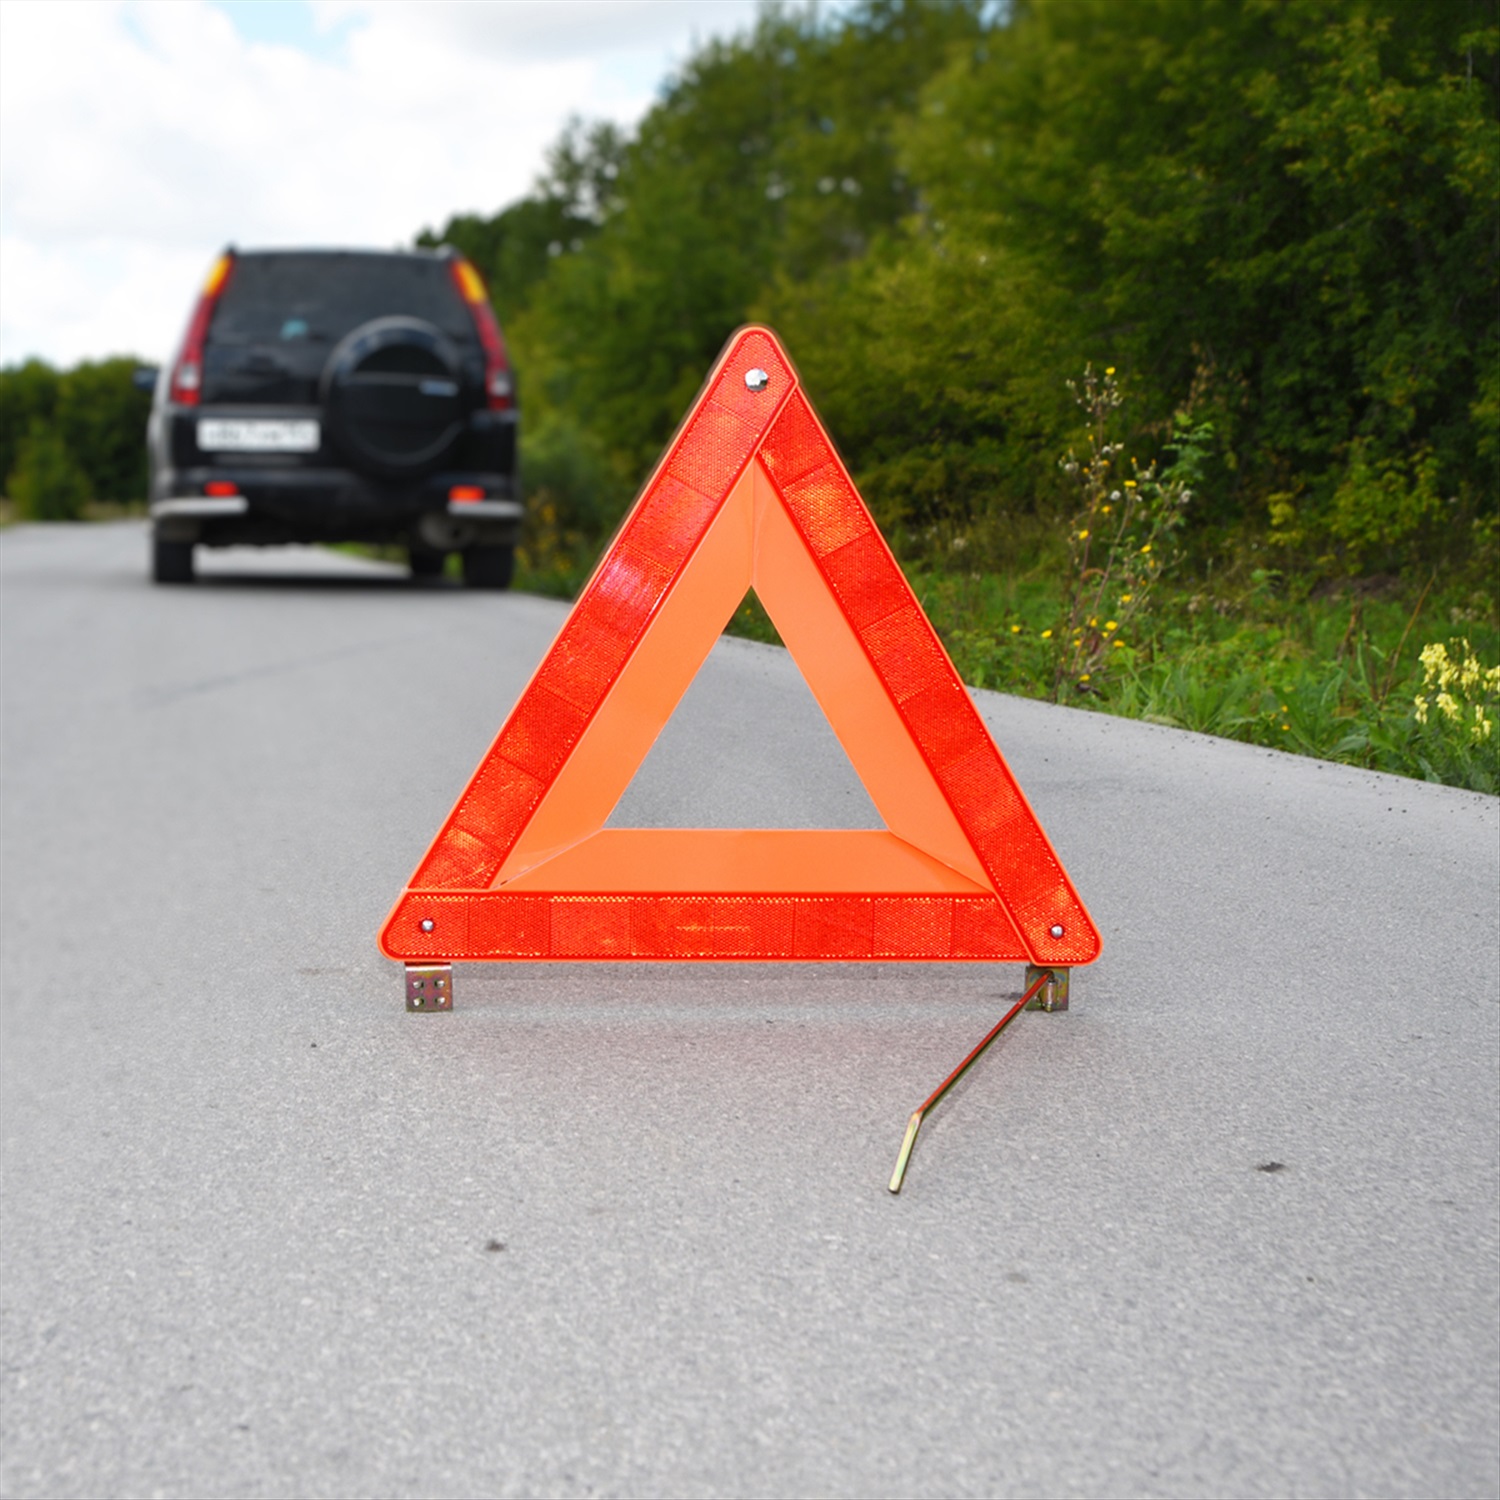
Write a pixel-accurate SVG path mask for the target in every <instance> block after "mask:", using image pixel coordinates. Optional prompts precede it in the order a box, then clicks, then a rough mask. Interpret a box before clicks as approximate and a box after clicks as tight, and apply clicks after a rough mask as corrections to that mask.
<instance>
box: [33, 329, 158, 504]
mask: <svg viewBox="0 0 1500 1500" xmlns="http://www.w3.org/2000/svg"><path fill="white" fill-rule="evenodd" d="M139 365H140V361H139V360H137V359H135V358H133V357H131V356H128V355H126V356H119V357H116V358H113V359H104V360H98V361H85V362H84V363H82V364H79V365H75V366H74V367H73V368H72V369H71V370H68V371H66V372H64V374H63V375H62V377H61V378H60V380H59V381H58V389H57V407H56V413H55V421H56V424H57V431H58V435H59V436H60V437H61V439H62V441H63V444H64V446H65V447H66V448H67V450H68V452H69V453H70V454H72V455H73V456H74V458H75V460H76V462H77V464H78V466H79V467H80V468H81V469H82V470H83V473H84V475H85V477H86V478H87V480H88V485H89V490H90V494H91V496H92V498H93V499H95V500H109V501H114V502H116V503H128V502H132V501H139V500H144V499H145V498H146V419H147V417H148V416H149V415H150V412H151V395H150V392H148V391H142V390H139V389H137V388H136V385H135V380H134V375H135V371H136V369H137V368H138V367H139Z"/></svg>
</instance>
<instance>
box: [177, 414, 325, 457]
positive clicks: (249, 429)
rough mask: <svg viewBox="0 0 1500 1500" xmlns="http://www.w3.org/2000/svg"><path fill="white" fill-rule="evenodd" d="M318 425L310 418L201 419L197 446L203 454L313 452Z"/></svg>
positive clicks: (316, 444)
mask: <svg viewBox="0 0 1500 1500" xmlns="http://www.w3.org/2000/svg"><path fill="white" fill-rule="evenodd" d="M318 438H319V433H318V424H317V423H316V422H315V421H313V420H312V419H310V418H305V417H303V418H293V419H281V418H275V417H202V418H200V419H199V421H198V447H199V448H200V449H201V450H202V451H203V452H204V453H316V452H317V451H318Z"/></svg>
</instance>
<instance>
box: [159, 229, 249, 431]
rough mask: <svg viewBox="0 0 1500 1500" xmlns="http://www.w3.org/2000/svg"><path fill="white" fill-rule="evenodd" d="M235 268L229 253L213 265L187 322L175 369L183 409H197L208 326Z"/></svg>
mask: <svg viewBox="0 0 1500 1500" xmlns="http://www.w3.org/2000/svg"><path fill="white" fill-rule="evenodd" d="M233 268H234V256H233V255H232V254H231V253H229V252H226V253H225V254H223V255H221V256H220V257H219V258H218V260H216V261H215V262H214V267H213V270H211V271H210V272H209V273H208V280H207V281H205V282H204V283H203V290H202V292H201V293H199V296H198V305H197V307H195V308H194V309H193V316H192V318H191V319H190V320H189V322H188V326H187V332H186V333H185V334H184V335H183V339H182V349H181V351H180V352H179V353H178V355H177V363H176V364H174V365H173V366H172V400H174V401H176V402H178V403H179V404H180V405H182V406H196V405H197V404H198V398H199V396H200V395H201V394H202V391H203V343H204V340H205V339H206V338H207V337H208V325H209V323H210V322H211V321H212V320H213V315H214V307H215V305H216V304H217V303H218V300H219V298H220V296H221V295H222V294H223V291H224V287H225V285H226V284H227V282H228V281H229V273H230V271H231V270H233Z"/></svg>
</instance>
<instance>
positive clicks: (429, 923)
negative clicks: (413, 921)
mask: <svg viewBox="0 0 1500 1500" xmlns="http://www.w3.org/2000/svg"><path fill="white" fill-rule="evenodd" d="M436 925H437V924H436V923H435V922H434V921H433V920H432V918H431V917H423V918H422V931H423V932H431V931H432V929H433V928H434V927H435V926H436Z"/></svg>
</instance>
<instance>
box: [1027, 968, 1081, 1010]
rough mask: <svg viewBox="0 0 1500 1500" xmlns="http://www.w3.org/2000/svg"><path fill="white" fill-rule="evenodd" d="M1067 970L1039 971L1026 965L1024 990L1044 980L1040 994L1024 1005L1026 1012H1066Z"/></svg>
mask: <svg viewBox="0 0 1500 1500" xmlns="http://www.w3.org/2000/svg"><path fill="white" fill-rule="evenodd" d="M1069 973H1070V971H1069V970H1068V969H1039V968H1038V967H1037V966H1036V965H1035V964H1027V965H1026V988H1027V989H1028V990H1029V989H1030V988H1031V987H1032V985H1034V984H1035V983H1036V982H1037V980H1038V979H1042V978H1045V979H1046V983H1045V984H1044V985H1043V986H1042V990H1041V993H1040V994H1039V995H1038V996H1037V997H1036V999H1035V1000H1030V1001H1028V1002H1027V1004H1026V1009H1027V1010H1066V1009H1067V1008H1068V975H1069Z"/></svg>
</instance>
